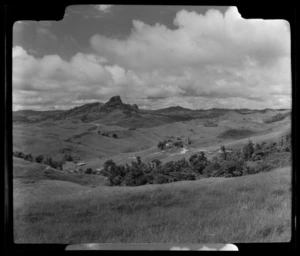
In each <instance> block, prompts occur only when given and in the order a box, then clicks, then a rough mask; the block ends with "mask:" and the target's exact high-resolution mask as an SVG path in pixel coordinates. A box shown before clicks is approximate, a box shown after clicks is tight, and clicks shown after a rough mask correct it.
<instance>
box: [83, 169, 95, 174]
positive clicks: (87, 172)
mask: <svg viewBox="0 0 300 256" xmlns="http://www.w3.org/2000/svg"><path fill="white" fill-rule="evenodd" d="M92 172H93V170H92V168H87V169H85V170H84V173H85V174H92Z"/></svg>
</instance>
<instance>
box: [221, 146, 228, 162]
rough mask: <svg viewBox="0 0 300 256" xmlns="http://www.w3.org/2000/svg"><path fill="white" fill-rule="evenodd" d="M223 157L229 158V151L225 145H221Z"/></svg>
mask: <svg viewBox="0 0 300 256" xmlns="http://www.w3.org/2000/svg"><path fill="white" fill-rule="evenodd" d="M221 157H222V158H223V159H224V160H226V159H227V151H226V148H225V146H224V145H222V146H221Z"/></svg>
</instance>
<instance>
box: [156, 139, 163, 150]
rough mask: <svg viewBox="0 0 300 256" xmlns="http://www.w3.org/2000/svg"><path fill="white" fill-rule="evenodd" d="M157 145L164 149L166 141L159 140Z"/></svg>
mask: <svg viewBox="0 0 300 256" xmlns="http://www.w3.org/2000/svg"><path fill="white" fill-rule="evenodd" d="M157 147H158V148H159V149H161V150H163V149H164V148H165V143H164V142H163V141H160V142H158V145H157Z"/></svg>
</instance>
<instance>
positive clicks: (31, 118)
mask: <svg viewBox="0 0 300 256" xmlns="http://www.w3.org/2000/svg"><path fill="white" fill-rule="evenodd" d="M62 112H64V110H46V111H36V110H30V109H26V110H18V111H14V112H13V122H36V121H42V120H45V119H47V118H49V117H52V116H56V115H58V114H60V113H62Z"/></svg>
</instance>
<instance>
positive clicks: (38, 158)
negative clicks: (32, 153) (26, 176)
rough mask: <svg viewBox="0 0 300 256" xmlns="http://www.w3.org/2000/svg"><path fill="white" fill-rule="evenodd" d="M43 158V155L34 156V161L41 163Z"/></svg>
mask: <svg viewBox="0 0 300 256" xmlns="http://www.w3.org/2000/svg"><path fill="white" fill-rule="evenodd" d="M43 160H44V156H43V155H38V156H37V157H36V158H35V161H36V162H37V163H39V164H41V163H42V162H43Z"/></svg>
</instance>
